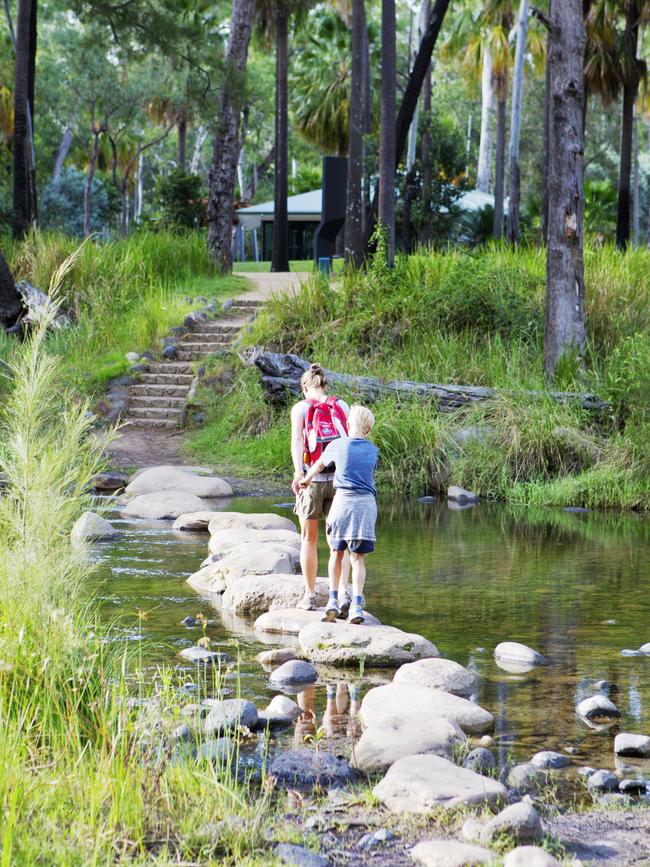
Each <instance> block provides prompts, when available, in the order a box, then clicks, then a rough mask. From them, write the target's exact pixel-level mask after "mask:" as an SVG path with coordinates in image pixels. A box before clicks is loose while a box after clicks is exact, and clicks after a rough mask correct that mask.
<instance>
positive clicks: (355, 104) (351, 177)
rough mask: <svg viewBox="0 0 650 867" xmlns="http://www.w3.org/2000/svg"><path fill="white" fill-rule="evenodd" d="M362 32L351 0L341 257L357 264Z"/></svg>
mask: <svg viewBox="0 0 650 867" xmlns="http://www.w3.org/2000/svg"><path fill="white" fill-rule="evenodd" d="M366 34H367V25H366V10H365V3H364V0H352V33H351V68H350V71H351V76H350V109H349V121H348V186H347V191H346V202H345V258H346V260H347V261H348V262H350V263H351V264H353V265H356V266H357V267H359V266H360V265H361V263H362V261H363V197H362V186H363V127H364V106H363V103H364V87H363V81H364V69H363V67H364V43H365V38H366Z"/></svg>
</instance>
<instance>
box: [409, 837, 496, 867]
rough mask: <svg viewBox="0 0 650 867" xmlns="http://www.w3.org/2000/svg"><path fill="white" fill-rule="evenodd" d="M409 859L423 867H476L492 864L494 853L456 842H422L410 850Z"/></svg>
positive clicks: (480, 847) (479, 847)
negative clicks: (477, 866)
mask: <svg viewBox="0 0 650 867" xmlns="http://www.w3.org/2000/svg"><path fill="white" fill-rule="evenodd" d="M411 858H412V859H413V860H414V861H415V863H416V864H423V865H424V867H476V865H477V864H493V863H494V853H493V852H490V850H489V849H484V848H483V847H482V846H473V845H472V844H471V843H459V842H458V841H457V840H423V841H422V842H421V843H418V844H417V846H414V847H413V848H412V849H411Z"/></svg>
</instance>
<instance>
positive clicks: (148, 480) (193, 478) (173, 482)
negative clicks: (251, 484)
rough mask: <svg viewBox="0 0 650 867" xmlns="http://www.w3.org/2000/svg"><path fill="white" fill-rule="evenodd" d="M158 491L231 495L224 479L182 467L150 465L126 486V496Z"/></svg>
mask: <svg viewBox="0 0 650 867" xmlns="http://www.w3.org/2000/svg"><path fill="white" fill-rule="evenodd" d="M159 491H182V492H183V493H185V494H194V496H195V497H202V498H205V497H208V498H209V497H231V496H232V488H231V487H230V485H229V484H228V482H226V481H225V480H224V479H220V478H218V477H217V476H200V475H198V474H196V473H192V472H190V471H189V470H187V469H184V468H183V467H169V466H163V467H150V468H149V469H148V470H145V471H144V472H142V473H140V474H139V475H137V476H136V477H135V478H134V479H133V481H132V482H131V483H130V484H128V485H127V487H126V495H127V497H138V496H140V495H142V494H153V493H158V492H159ZM183 511H186V512H198V511H201V506H199V507H198V508H189V509H184V510H183ZM181 514H182V512H179V513H178V515H175V517H176V518H177V517H178V516H179V515H181Z"/></svg>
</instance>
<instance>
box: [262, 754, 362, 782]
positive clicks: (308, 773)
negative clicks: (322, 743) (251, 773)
mask: <svg viewBox="0 0 650 867" xmlns="http://www.w3.org/2000/svg"><path fill="white" fill-rule="evenodd" d="M355 776H356V775H355V772H354V770H353V769H352V768H351V767H350V765H349V764H348V763H347V762H346V761H344V760H343V759H338V758H336V756H333V755H331V753H326V752H324V751H323V750H318V752H316V751H314V750H306V749H303V750H289V751H288V752H286V753H280V754H279V755H278V756H276V757H275V758H274V759H273V761H272V762H271V765H270V767H269V777H270V778H271V779H272V780H273V781H274V782H275V784H276V785H277V786H281V787H283V788H287V789H314V788H317V787H318V788H320V789H327V788H337V787H339V786H344V785H345V784H346V783H351V782H353V781H354V779H355Z"/></svg>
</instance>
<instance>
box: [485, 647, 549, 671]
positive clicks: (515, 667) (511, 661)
mask: <svg viewBox="0 0 650 867" xmlns="http://www.w3.org/2000/svg"><path fill="white" fill-rule="evenodd" d="M494 659H495V660H496V663H497V665H498V666H500V667H501V668H503V669H505V671H509V672H512V673H519V672H524V671H528V670H529V669H530V668H532V667H535V666H537V665H548V659H547V658H546V657H545V656H542V654H541V653H539V652H538V651H537V650H533V648H532V647H528V645H526V644H520V643H519V642H518V641H502V642H501V643H500V644H497V646H496V647H495V648H494Z"/></svg>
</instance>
